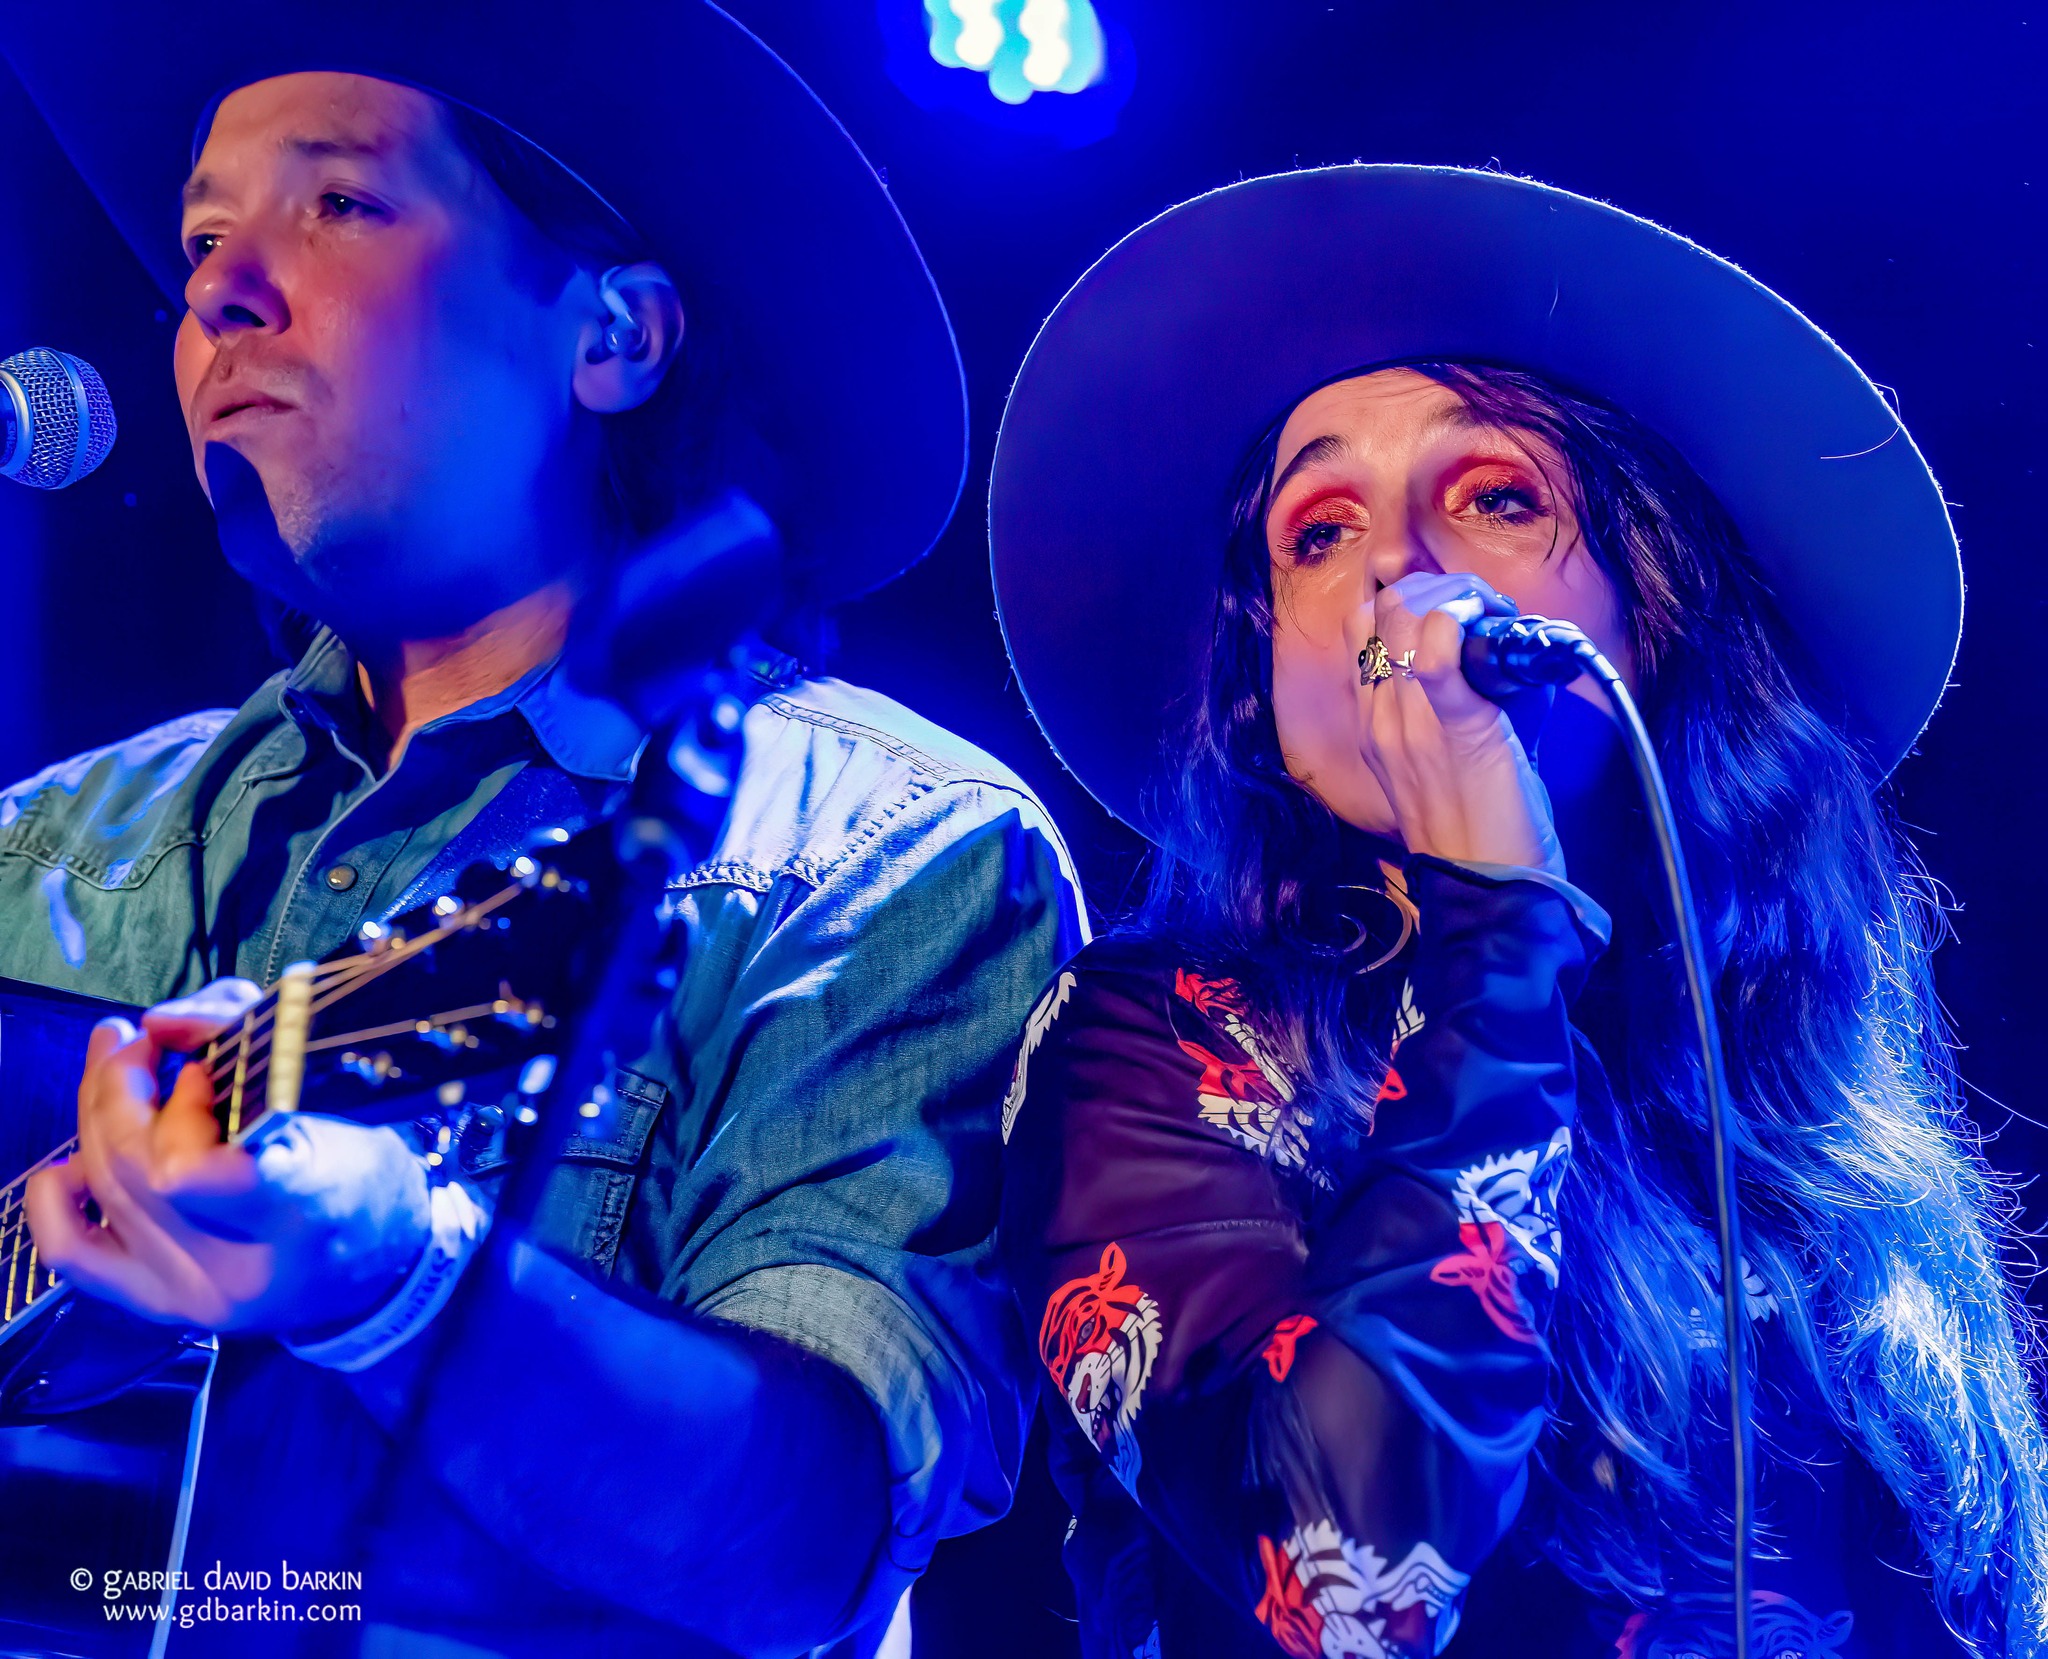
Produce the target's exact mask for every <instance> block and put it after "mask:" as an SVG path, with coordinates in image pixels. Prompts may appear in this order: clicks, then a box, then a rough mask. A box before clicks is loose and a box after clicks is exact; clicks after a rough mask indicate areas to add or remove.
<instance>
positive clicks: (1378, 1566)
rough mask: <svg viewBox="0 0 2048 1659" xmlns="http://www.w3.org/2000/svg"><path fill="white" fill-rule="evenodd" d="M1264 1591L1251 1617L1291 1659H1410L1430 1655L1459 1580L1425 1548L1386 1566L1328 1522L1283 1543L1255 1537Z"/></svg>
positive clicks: (1442, 1637) (1446, 1632) (1443, 1637)
mask: <svg viewBox="0 0 2048 1659" xmlns="http://www.w3.org/2000/svg"><path fill="white" fill-rule="evenodd" d="M1259 1565H1260V1567H1261V1569H1262V1570H1263V1572H1264V1576H1265V1589H1264V1593H1263V1594H1262V1595H1261V1596H1260V1598H1259V1603H1258V1606H1257V1607H1256V1608H1255V1609H1254V1610H1253V1612H1254V1615H1255V1616H1256V1617H1257V1619H1258V1620H1259V1622H1260V1623H1261V1624H1263V1625H1264V1626H1265V1627H1266V1628H1267V1630H1269V1631H1270V1632H1271V1633H1272V1636H1273V1640H1274V1641H1275V1642H1276V1643H1278V1644H1279V1647H1280V1650H1281V1651H1282V1652H1283V1653H1286V1654H1288V1655H1290V1659H1409V1656H1410V1655H1417V1656H1419V1655H1424V1654H1434V1653H1435V1652H1436V1651H1437V1650H1438V1649H1439V1648H1440V1647H1441V1646H1442V1645H1443V1644H1444V1642H1446V1641H1448V1640H1449V1638H1450V1635H1451V1630H1452V1628H1453V1627H1454V1626H1455V1623H1456V1602H1457V1599H1458V1597H1459V1596H1460V1595H1462V1594H1463V1593H1464V1589H1465V1584H1466V1578H1465V1575H1464V1574H1462V1573H1458V1572H1454V1571H1452V1570H1451V1568H1450V1567H1449V1566H1448V1565H1447V1564H1446V1563H1445V1561H1444V1559H1443V1557H1442V1556H1440V1555H1438V1554H1437V1553H1436V1551H1435V1550H1434V1549H1433V1548H1431V1547H1430V1546H1429V1545H1428V1544H1426V1543H1418V1544H1417V1545H1416V1546H1415V1547H1414V1548H1413V1549H1411V1550H1410V1551H1409V1552H1408V1553H1407V1555H1405V1556H1404V1557H1403V1558H1402V1559H1401V1562H1400V1565H1398V1566H1396V1567H1392V1568H1390V1567H1389V1566H1388V1565H1387V1562H1386V1560H1385V1558H1384V1557H1383V1556H1381V1555H1380V1554H1379V1552H1378V1551H1377V1550H1375V1549H1373V1547H1372V1546H1371V1545H1370V1544H1364V1545H1361V1544H1356V1543H1354V1542H1352V1540H1351V1539H1349V1538H1346V1537H1345V1536H1344V1535H1343V1534H1342V1533H1340V1532H1339V1531H1338V1530H1337V1528H1336V1526H1335V1525H1334V1524H1333V1523H1332V1522H1330V1521H1317V1522H1314V1523H1313V1524H1311V1525H1309V1526H1306V1527H1297V1528H1296V1529H1295V1531H1294V1535H1293V1537H1291V1538H1289V1539H1288V1540H1287V1541H1286V1543H1285V1544H1280V1543H1276V1542H1275V1541H1274V1540H1273V1539H1271V1538H1266V1537H1261V1538H1260V1539H1259Z"/></svg>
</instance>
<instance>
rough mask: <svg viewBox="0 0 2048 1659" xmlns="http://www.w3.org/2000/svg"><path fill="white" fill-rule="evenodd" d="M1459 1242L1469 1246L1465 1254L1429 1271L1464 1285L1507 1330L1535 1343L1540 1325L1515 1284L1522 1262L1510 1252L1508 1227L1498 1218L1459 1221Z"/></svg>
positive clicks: (1443, 1282)
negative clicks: (1536, 1322)
mask: <svg viewBox="0 0 2048 1659" xmlns="http://www.w3.org/2000/svg"><path fill="white" fill-rule="evenodd" d="M1458 1242H1459V1243H1460V1244H1462V1245H1463V1246H1464V1247H1465V1253H1464V1254H1463V1255H1461V1256H1446V1257H1444V1259H1443V1260H1442V1261H1440V1262H1438V1263H1437V1264H1436V1265H1435V1266H1434V1267H1432V1268H1431V1269H1430V1270H1429V1276H1430V1277H1431V1278H1432V1279H1434V1280H1435V1281H1436V1282H1437V1283H1438V1284H1440V1285H1463V1286H1465V1287H1466V1289H1468V1290H1470V1291H1471V1292H1472V1293H1473V1294H1474V1295H1475V1296H1477V1297H1478V1298H1479V1305H1480V1306H1481V1307H1482V1308H1484V1309H1485V1310H1486V1317H1487V1318H1489V1319H1491V1320H1492V1321H1493V1322H1494V1324H1495V1325H1496V1326H1498V1327H1499V1328H1500V1329H1501V1330H1502V1331H1503V1332H1504V1333H1506V1334H1507V1335H1508V1336H1511V1337H1513V1338H1514V1339H1515V1341H1517V1342H1534V1341H1535V1340H1536V1326H1535V1322H1534V1321H1533V1320H1532V1319H1531V1317H1530V1314H1529V1306H1528V1304H1527V1303H1526V1302H1524V1301H1523V1300H1522V1290H1521V1286H1519V1285H1518V1284H1516V1283H1515V1269H1516V1267H1517V1266H1518V1265H1520V1264H1519V1263H1518V1262H1517V1260H1516V1259H1515V1257H1514V1256H1512V1255H1511V1254H1509V1251H1508V1230H1507V1229H1506V1228H1505V1227H1503V1226H1502V1225H1501V1224H1500V1223H1499V1222H1497V1221H1482V1222H1477V1223H1474V1222H1470V1221H1461V1222H1459V1223H1458Z"/></svg>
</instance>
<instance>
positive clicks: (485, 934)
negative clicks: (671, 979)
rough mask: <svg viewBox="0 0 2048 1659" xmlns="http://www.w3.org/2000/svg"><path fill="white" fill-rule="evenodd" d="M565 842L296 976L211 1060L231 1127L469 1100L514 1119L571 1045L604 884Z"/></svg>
mask: <svg viewBox="0 0 2048 1659" xmlns="http://www.w3.org/2000/svg"><path fill="white" fill-rule="evenodd" d="M574 852H575V849H573V848H572V847H570V845H569V843H568V838H567V837H566V836H563V835H561V834H560V833H559V832H553V833H552V834H551V835H550V836H549V837H544V838H543V839H542V840H541V842H540V843H539V845H538V848H537V850H536V851H534V852H531V853H527V854H524V855H521V856H519V857H517V858H514V859H513V860H511V861H510V862H509V863H508V864H506V865H504V866H502V867H500V866H498V865H496V864H491V863H484V864H478V865H474V866H472V867H471V868H470V869H468V870H467V871H465V872H464V873H463V874H462V876H461V877H460V878H458V880H457V881H456V882H455V884H454V886H453V887H452V888H451V889H450V890H449V891H448V892H446V893H444V894H441V895H439V896H437V897H436V898H434V899H432V900H430V901H428V902H427V903H424V904H422V905H420V906H418V907H417V908H415V909H413V910H410V911H407V912H405V913H404V914H402V915H399V916H395V917H393V918H392V919H391V920H390V921H388V922H370V923H367V924H365V925H364V927H363V928H362V930H361V931H360V933H359V934H358V935H357V937H356V939H355V940H354V941H353V942H352V944H351V945H350V946H349V947H348V948H346V949H344V950H342V951H340V952H337V953H336V954H335V955H334V956H331V957H329V958H328V959H327V960H326V961H324V962H320V963H302V964H299V965H298V966H296V967H295V968H293V969H291V970H288V971H287V973H286V974H285V976H284V977H283V978H282V979H281V980H280V981H279V983H278V984H277V985H276V986H275V987H273V988H272V990H271V991H270V992H268V993H266V995H265V996H264V998H263V1000H262V1001H260V1002H259V1003H257V1005H256V1006H255V1007H254V1008H252V1009H251V1010H250V1011H249V1013H248V1015H247V1016H246V1017H245V1018H244V1019H243V1021H242V1022H241V1024H240V1025H239V1026H238V1027H237V1028H235V1029H234V1030H232V1031H230V1032H228V1033H226V1034H225V1035H224V1036H223V1037H222V1038H220V1040H219V1041H217V1042H216V1043H215V1044H214V1045H213V1046H212V1048H211V1049H210V1050H209V1051H208V1060H209V1062H210V1064H211V1066H212V1069H213V1075H214V1084H215V1095H216V1104H217V1107H218V1109H219V1112H220V1117H221V1123H222V1129H223V1131H224V1132H225V1133H227V1134H228V1135H230V1136H236V1135H240V1134H242V1133H244V1132H246V1131H247V1130H248V1129H249V1128H250V1127H251V1126H252V1125H253V1124H254V1123H255V1122H256V1121H257V1119H258V1118H259V1117H261V1116H262V1115H263V1114H264V1113H265V1112H267V1111H277V1110H294V1109H298V1110H305V1111H319V1112H327V1113H332V1114H334V1115H337V1116H343V1117H353V1118H357V1119H361V1120H363V1121H367V1122H389V1121H393V1120H395V1119H400V1118H410V1117H416V1116H418V1115H419V1114H420V1113H421V1112H422V1111H424V1110H427V1109H431V1108H435V1107H438V1108H440V1109H442V1110H446V1109H449V1108H453V1107H459V1106H462V1105H463V1104H465V1103H466V1102H470V1103H473V1102H481V1101H488V1102H492V1103H498V1104H507V1105H509V1106H510V1107H511V1108H512V1109H513V1110H515V1111H516V1110H518V1109H519V1108H520V1104H521V1102H523V1101H525V1100H528V1099H530V1098H531V1097H533V1096H535V1095H537V1094H538V1093H539V1092H540V1091H541V1090H542V1089H543V1088H545V1087H546V1082H547V1079H548V1077H549V1076H551V1075H552V1070H553V1062H554V1061H555V1060H556V1059H557V1058H558V1057H559V1054H560V1052H561V1045H562V1043H563V1042H565V1041H566V1029H565V1016H566V1014H567V1012H568V1010H569V1007H570V1005H571V1003H572V1001H573V993H574V988H575V981H576V977H577V965H578V963H579V961H580V959H581V955H582V952H581V950H580V949H579V947H580V946H581V945H582V944H583V943H584V942H585V941H586V940H587V938H588V937H589V935H590V932H591V929H592V921H593V909H594V904H595V895H594V894H593V883H592V880H591V879H590V878H589V877H588V876H586V875H583V874H580V873H578V869H577V862H578V861H577V859H576V857H575V856H574Z"/></svg>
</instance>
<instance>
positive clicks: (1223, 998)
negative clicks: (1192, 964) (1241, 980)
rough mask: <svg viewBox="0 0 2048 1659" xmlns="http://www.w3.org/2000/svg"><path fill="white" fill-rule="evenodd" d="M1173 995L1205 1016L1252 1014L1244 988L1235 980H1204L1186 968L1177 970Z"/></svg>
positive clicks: (1174, 971) (1174, 975)
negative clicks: (1192, 1005) (1245, 997)
mask: <svg viewBox="0 0 2048 1659" xmlns="http://www.w3.org/2000/svg"><path fill="white" fill-rule="evenodd" d="M1173 994H1174V995H1175V996H1177V997H1179V998H1180V1000H1181V1001H1182V1002H1191V1003H1193V1004H1194V1005H1195V1006H1196V1007H1197V1008H1199V1009H1201V1011H1202V1012H1203V1013H1205V1014H1212V1015H1213V1014H1236V1015H1238V1016H1240V1017H1242V1016H1244V1015H1246V1014H1248V1013H1250V1012H1251V1009H1250V1006H1249V1005H1248V1004H1247V1003H1246V1002H1245V999H1244V990H1243V988H1242V987H1241V986H1239V984H1238V983H1237V981H1236V980H1234V979H1204V978H1202V976H1201V975H1200V974H1191V973H1189V972H1188V971H1187V969H1185V968H1175V969H1174V970H1173Z"/></svg>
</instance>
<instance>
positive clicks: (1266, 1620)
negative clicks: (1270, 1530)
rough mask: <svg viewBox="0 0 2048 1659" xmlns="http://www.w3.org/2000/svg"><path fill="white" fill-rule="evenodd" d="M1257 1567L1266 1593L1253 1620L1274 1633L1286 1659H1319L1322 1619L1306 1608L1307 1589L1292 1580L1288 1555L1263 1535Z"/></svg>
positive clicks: (1295, 1578)
mask: <svg viewBox="0 0 2048 1659" xmlns="http://www.w3.org/2000/svg"><path fill="white" fill-rule="evenodd" d="M1259 1564H1260V1565H1261V1566H1262V1567H1264V1568H1265V1571H1266V1590H1265V1594H1264V1595H1262V1596H1260V1597H1259V1604H1258V1606H1257V1607H1255V1608H1253V1609H1252V1615H1253V1617H1254V1618H1256V1619H1257V1620H1258V1621H1259V1623H1260V1624H1262V1625H1264V1626H1265V1627H1266V1628H1267V1629H1268V1630H1270V1631H1271V1632H1272V1633H1273V1640H1274V1641H1275V1642H1277V1643H1278V1644H1279V1647H1280V1651H1281V1652H1282V1653H1285V1654H1287V1655H1289V1659H1322V1652H1323V1616H1322V1614H1321V1613H1319V1612H1318V1611H1317V1610H1316V1609H1315V1608H1314V1607H1312V1606H1310V1605H1309V1601H1308V1586H1307V1585H1306V1584H1305V1583H1303V1582H1302V1581H1301V1580H1300V1579H1299V1578H1297V1577H1295V1574H1294V1563H1293V1562H1292V1561H1290V1560H1289V1559H1288V1557H1287V1552H1286V1551H1285V1550H1283V1549H1281V1547H1280V1546H1279V1545H1278V1544H1276V1543H1274V1542H1273V1540H1272V1539H1270V1538H1268V1537H1266V1536H1265V1535H1264V1534H1263V1533H1261V1534H1260V1535H1259Z"/></svg>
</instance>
